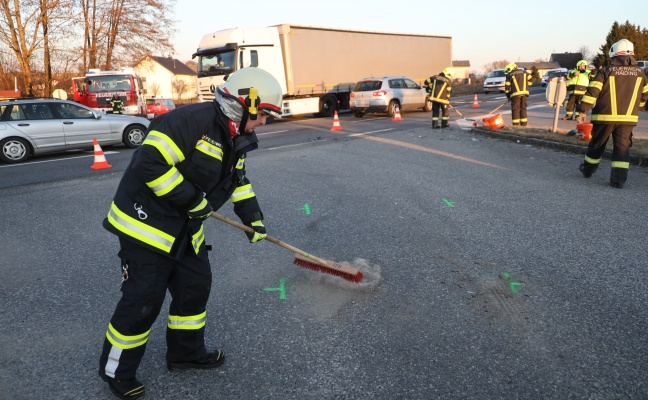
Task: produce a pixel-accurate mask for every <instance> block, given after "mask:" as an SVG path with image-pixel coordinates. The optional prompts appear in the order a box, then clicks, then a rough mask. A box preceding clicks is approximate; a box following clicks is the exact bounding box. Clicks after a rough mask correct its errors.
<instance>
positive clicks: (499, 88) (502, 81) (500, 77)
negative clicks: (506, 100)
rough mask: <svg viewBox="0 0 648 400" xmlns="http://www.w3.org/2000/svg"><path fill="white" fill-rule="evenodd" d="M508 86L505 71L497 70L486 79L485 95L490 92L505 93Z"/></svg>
mask: <svg viewBox="0 0 648 400" xmlns="http://www.w3.org/2000/svg"><path fill="white" fill-rule="evenodd" d="M505 85H506V72H504V70H503V69H496V70H493V71H491V72H489V73H488V75H486V79H484V94H488V93H490V92H502V93H503V92H504V91H505V88H504V86H505Z"/></svg>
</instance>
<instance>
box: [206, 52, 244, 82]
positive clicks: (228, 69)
mask: <svg viewBox="0 0 648 400" xmlns="http://www.w3.org/2000/svg"><path fill="white" fill-rule="evenodd" d="M235 62H236V51H235V50H231V51H227V52H221V53H214V54H209V53H207V54H204V53H203V54H202V55H201V56H200V58H199V60H198V76H199V77H200V76H213V75H225V74H231V73H232V72H234V70H235V67H236V65H235Z"/></svg>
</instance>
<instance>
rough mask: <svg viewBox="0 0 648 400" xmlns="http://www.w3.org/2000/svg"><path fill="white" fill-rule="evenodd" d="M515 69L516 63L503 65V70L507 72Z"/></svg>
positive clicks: (516, 67)
mask: <svg viewBox="0 0 648 400" xmlns="http://www.w3.org/2000/svg"><path fill="white" fill-rule="evenodd" d="M516 69H518V66H517V64H516V63H510V64H508V65H507V66H506V67H504V72H506V73H507V74H508V73H510V72H513V71H515V70H516Z"/></svg>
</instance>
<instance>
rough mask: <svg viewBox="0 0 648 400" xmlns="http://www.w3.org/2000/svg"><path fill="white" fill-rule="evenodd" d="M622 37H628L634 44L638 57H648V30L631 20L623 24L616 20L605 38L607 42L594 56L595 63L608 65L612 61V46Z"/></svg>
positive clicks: (641, 58)
mask: <svg viewBox="0 0 648 400" xmlns="http://www.w3.org/2000/svg"><path fill="white" fill-rule="evenodd" d="M621 39H628V40H629V41H631V42H632V43H633V44H634V52H635V58H636V59H638V60H645V59H646V58H648V30H646V29H645V28H644V29H641V27H640V26H638V25H637V26H635V25H633V24H631V23H630V22H629V21H626V22H625V24H623V25H619V23H618V22H616V21H615V22H614V23H613V24H612V28H610V32H609V33H608V34H607V37H606V38H605V43H604V44H602V45H601V47H599V53H598V54H597V55H596V56H595V57H594V60H593V64H594V65H596V66H597V67H601V66H604V65H608V64H609V63H610V56H609V52H610V48H611V47H612V45H613V44H614V43H616V42H618V41H619V40H621Z"/></svg>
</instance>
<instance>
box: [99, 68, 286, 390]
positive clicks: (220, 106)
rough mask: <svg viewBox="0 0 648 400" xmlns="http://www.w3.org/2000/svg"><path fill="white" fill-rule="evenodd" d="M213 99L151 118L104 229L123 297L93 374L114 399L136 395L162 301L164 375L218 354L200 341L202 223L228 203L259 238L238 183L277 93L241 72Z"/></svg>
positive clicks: (247, 194)
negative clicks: (115, 240)
mask: <svg viewBox="0 0 648 400" xmlns="http://www.w3.org/2000/svg"><path fill="white" fill-rule="evenodd" d="M215 95H216V96H215V100H214V101H213V102H210V103H199V104H192V105H188V106H185V107H182V108H178V109H175V110H173V111H170V112H168V113H166V114H163V115H161V116H159V117H158V118H156V119H154V120H153V121H152V122H151V124H150V126H149V128H148V131H147V136H146V139H145V140H144V142H143V143H142V145H141V146H140V147H139V148H138V149H137V151H135V153H134V154H133V158H132V159H131V162H130V164H129V166H128V167H127V169H126V171H125V172H124V175H123V177H122V179H121V182H120V184H119V186H118V188H117V192H116V194H115V197H114V199H113V202H112V204H111V206H110V211H109V213H108V216H107V218H106V219H105V220H104V223H103V224H104V227H105V228H106V229H107V230H108V231H110V232H112V233H114V234H115V235H117V236H118V237H119V243H120V251H119V257H120V258H121V269H122V287H121V291H122V297H121V299H120V300H119V302H118V304H117V307H116V309H115V311H114V313H113V315H112V318H111V319H110V323H109V324H108V330H107V332H106V337H105V340H104V344H103V352H102V354H101V357H100V364H99V375H100V376H101V378H102V379H103V380H105V381H106V382H107V383H108V385H109V387H110V390H111V391H112V393H113V394H114V395H116V396H117V397H119V398H120V399H135V398H138V397H141V396H142V395H144V385H142V383H141V382H139V380H138V379H137V378H136V376H135V373H136V371H137V368H138V366H139V364H140V361H141V359H142V357H143V356H144V350H145V347H146V342H147V340H148V336H149V333H150V331H151V326H152V325H153V323H154V321H155V319H156V318H157V316H158V314H159V312H160V309H161V307H162V304H163V302H164V298H165V294H166V291H167V290H168V291H169V293H170V294H171V297H172V300H171V304H170V307H169V315H168V319H167V329H166V343H167V352H166V362H167V368H168V369H169V370H175V369H190V368H197V369H210V368H216V367H218V366H220V365H221V364H222V363H223V360H224V355H223V353H222V352H221V351H218V350H215V351H207V349H206V348H205V343H204V331H205V321H206V319H207V314H206V305H207V300H208V297H209V293H210V290H211V282H212V273H211V267H210V263H209V258H208V255H207V250H208V248H207V247H208V246H206V245H205V235H204V231H203V220H204V219H205V218H208V217H209V216H210V215H211V212H212V210H218V209H219V208H220V207H221V206H222V205H223V203H225V202H226V201H227V200H228V199H229V200H230V201H231V202H232V203H233V204H234V212H235V213H236V214H237V215H238V217H239V218H240V219H241V221H242V222H243V223H244V224H246V225H248V226H250V227H252V228H253V229H254V230H255V231H256V232H255V233H254V234H248V233H246V234H247V235H248V238H249V240H250V242H251V243H254V242H257V241H259V240H262V239H264V238H265V237H266V234H265V227H264V225H263V222H262V220H263V213H262V212H261V209H260V207H259V203H258V202H257V199H256V196H255V194H254V191H253V190H252V185H251V184H250V182H249V181H248V179H247V178H246V176H245V156H246V153H247V152H248V151H250V150H253V149H255V148H257V142H258V140H257V138H256V135H255V133H254V128H255V127H257V126H259V125H263V124H265V122H266V118H267V117H268V116H269V115H273V116H275V117H279V114H278V113H279V112H280V110H281V108H280V107H281V101H282V90H281V86H280V85H279V83H278V82H277V81H276V79H275V78H273V77H272V75H270V74H269V73H267V72H265V71H263V70H260V69H258V68H252V67H249V68H244V69H241V70H239V71H237V72H235V73H233V74H232V75H231V76H230V77H229V79H228V80H227V81H226V82H225V83H224V84H223V85H221V86H219V87H218V89H217V91H216V93H215Z"/></svg>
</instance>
